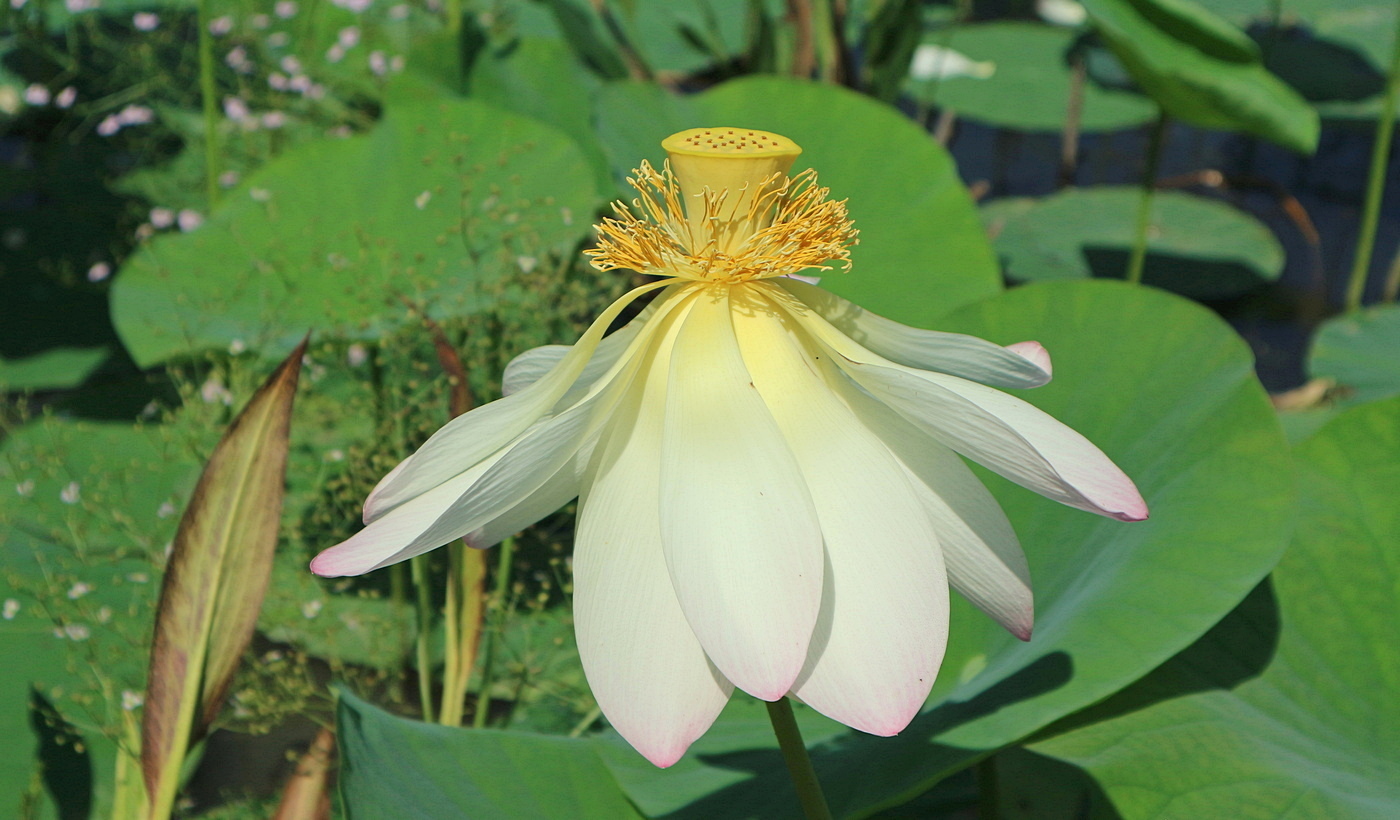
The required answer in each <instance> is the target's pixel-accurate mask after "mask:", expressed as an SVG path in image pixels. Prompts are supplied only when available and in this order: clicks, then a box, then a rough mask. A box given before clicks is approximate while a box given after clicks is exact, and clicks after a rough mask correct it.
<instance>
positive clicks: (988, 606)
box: [830, 367, 1035, 640]
mask: <svg viewBox="0 0 1400 820" xmlns="http://www.w3.org/2000/svg"><path fill="white" fill-rule="evenodd" d="M835 369H836V368H834V367H832V368H831V370H835ZM830 375H831V376H832V378H831V379H830V383H831V384H832V385H833V386H834V387H835V388H836V389H837V390H838V391H839V393H840V395H841V397H842V398H843V399H845V401H846V403H847V404H849V405H850V406H851V408H852V409H853V410H854V411H855V412H856V415H857V416H859V417H860V420H861V422H862V423H864V424H865V425H866V427H868V428H869V429H870V431H871V432H872V433H874V434H875V435H877V436H879V438H880V440H881V441H882V442H883V443H884V445H885V446H886V447H888V448H889V450H890V451H891V452H892V453H894V455H895V457H896V458H898V459H899V461H900V463H901V464H902V465H904V468H905V469H907V470H908V471H909V474H910V477H911V479H912V480H913V481H914V483H915V487H916V489H917V491H918V493H919V499H920V501H921V502H922V503H923V505H924V509H925V510H926V511H927V513H928V515H929V517H930V518H931V519H932V521H933V523H934V528H935V530H936V531H937V532H938V543H939V545H940V546H941V547H942V548H943V560H944V563H945V564H946V565H947V569H948V582H949V583H950V584H951V585H952V587H953V589H956V590H957V591H958V592H959V593H960V594H961V595H962V596H963V597H965V598H967V599H968V600H969V601H971V602H972V603H973V604H974V605H975V606H976V607H977V608H978V609H981V610H982V611H983V612H985V613H987V615H989V616H991V618H992V619H993V620H995V621H996V622H997V623H999V624H1001V625H1002V626H1003V627H1005V628H1006V629H1007V630H1008V631H1009V632H1011V633H1012V634H1013V635H1015V636H1016V637H1018V638H1020V639H1022V640H1028V639H1029V638H1030V635H1031V628H1032V626H1033V625H1034V621H1035V599H1034V596H1033V594H1032V591H1031V580H1030V569H1029V567H1028V566H1027V565H1026V556H1025V553H1024V552H1022V550H1021V543H1020V541H1019V540H1018V539H1017V538H1016V531H1015V530H1014V529H1012V527H1011V522H1010V521H1008V520H1007V519H1006V513H1004V512H1002V509H1001V505H999V504H998V503H997V501H996V498H995V497H993V496H992V494H991V492H990V491H988V490H987V488H986V487H985V486H983V484H982V482H981V481H979V480H977V476H975V475H973V474H972V471H971V470H969V469H968V468H967V465H966V464H964V463H963V461H962V459H961V458H959V457H958V455H957V454H956V453H954V452H953V451H952V450H949V449H948V448H947V447H944V446H943V445H942V444H939V443H938V442H937V441H934V440H933V439H932V438H930V437H929V436H927V435H925V434H924V433H922V432H920V431H919V430H918V429H917V428H915V427H914V426H913V425H912V424H910V423H909V422H907V421H905V420H904V419H903V418H902V417H900V415H899V414H898V413H895V412H894V411H893V410H891V409H890V408H888V407H886V406H885V405H883V404H881V403H880V402H878V401H876V400H874V399H872V398H871V397H870V396H869V395H868V394H866V393H864V392H862V391H861V390H860V389H859V388H857V387H855V386H854V385H852V384H850V383H849V382H843V379H844V377H841V378H837V376H838V374H836V373H832V374H830Z"/></svg>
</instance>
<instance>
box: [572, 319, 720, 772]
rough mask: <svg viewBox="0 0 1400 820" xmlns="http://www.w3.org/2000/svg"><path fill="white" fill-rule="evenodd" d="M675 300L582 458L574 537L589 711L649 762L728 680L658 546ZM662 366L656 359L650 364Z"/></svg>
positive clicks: (694, 730)
mask: <svg viewBox="0 0 1400 820" xmlns="http://www.w3.org/2000/svg"><path fill="white" fill-rule="evenodd" d="M685 312H686V307H685V306H682V307H681V308H680V309H678V310H677V311H676V315H675V316H672V317H668V319H667V320H666V321H667V324H668V328H667V329H666V331H665V332H664V333H663V334H661V336H660V339H659V341H658V342H657V343H656V344H655V345H654V346H653V347H652V348H651V349H650V350H649V351H647V353H646V356H647V362H646V372H647V376H646V378H645V379H644V380H642V379H639V380H638V381H639V383H638V384H636V385H634V386H633V389H632V390H631V391H629V393H628V396H627V398H626V400H624V401H623V403H622V404H621V405H620V406H619V408H618V411H617V413H616V414H615V416H614V419H613V421H612V422H611V424H610V425H609V428H608V430H606V431H605V432H604V434H603V440H602V441H601V442H600V446H599V450H598V452H597V453H596V454H595V456H594V460H593V463H592V464H591V465H590V470H589V474H590V475H591V480H590V481H589V483H588V484H587V485H586V486H585V487H584V489H583V495H582V497H581V498H580V503H579V521H578V534H577V537H576V538H575V539H574V560H573V568H574V629H575V631H576V633H577V635H578V649H579V659H580V660H581V661H582V662H583V670H584V673H585V674H586V675H587V677H588V685H589V687H590V688H591V689H592V690H593V696H594V697H595V698H596V699H597V701H598V708H599V709H601V710H602V712H603V714H604V715H605V716H606V717H607V719H608V722H609V723H610V724H612V726H613V728H615V729H616V730H617V731H618V733H619V734H621V735H622V736H623V737H624V738H626V739H627V741H628V742H629V743H631V744H632V745H633V746H634V747H635V748H636V749H637V750H638V751H640V752H641V753H642V754H643V755H645V756H646V758H647V759H648V760H650V761H651V762H652V763H655V764H656V765H658V766H663V767H664V766H670V765H671V764H672V763H675V762H676V761H677V760H678V759H680V756H681V755H682V754H684V753H685V750H686V748H687V747H689V746H690V744H691V743H692V742H693V741H694V740H695V739H696V738H698V737H699V736H700V735H701V734H703V733H704V732H705V730H706V729H708V728H709V727H710V724H711V723H713V722H714V719H715V717H716V716H717V715H718V714H719V712H720V710H721V709H723V708H724V704H725V702H726V701H728V699H729V695H730V692H732V691H733V689H734V687H733V685H731V684H730V683H729V681H727V680H725V679H724V677H723V676H722V675H720V674H719V672H718V671H717V670H716V669H715V668H714V666H713V664H711V663H710V661H709V659H708V658H707V657H706V656H705V651H704V649H702V648H701V646H700V641H699V640H698V639H697V638H696V637H695V633H694V632H692V631H691V628H690V624H689V623H688V622H687V621H686V618H685V613H684V612H683V611H682V610H681V606H680V603H679V602H678V601H677V600H676V593H675V592H674V591H673V589H672V587H671V578H670V574H669V572H668V570H667V568H666V557H665V555H664V554H663V552H662V548H661V520H660V512H661V505H660V492H659V489H658V483H659V478H660V475H659V474H660V469H661V425H662V422H663V420H664V417H665V413H666V387H667V383H668V381H669V380H670V372H669V368H668V367H667V366H666V365H667V363H668V362H669V361H670V357H671V349H672V346H673V345H674V342H675V336H676V332H675V331H677V330H678V329H679V328H680V321H681V319H682V317H683V316H684V314H685ZM658 363H659V365H658Z"/></svg>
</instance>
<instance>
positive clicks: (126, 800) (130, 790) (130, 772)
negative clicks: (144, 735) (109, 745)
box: [112, 709, 148, 820]
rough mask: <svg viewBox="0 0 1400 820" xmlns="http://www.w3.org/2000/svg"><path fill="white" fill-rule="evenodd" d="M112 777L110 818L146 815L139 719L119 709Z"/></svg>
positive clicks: (130, 712) (121, 818)
mask: <svg viewBox="0 0 1400 820" xmlns="http://www.w3.org/2000/svg"><path fill="white" fill-rule="evenodd" d="M113 779H114V780H115V781H116V782H115V783H114V784H113V789H112V792H113V795H112V817H114V818H118V820H123V819H124V818H129V817H145V816H146V814H147V812H148V806H147V804H146V783H145V781H143V780H142V779H141V722H140V721H138V720H137V719H136V714H135V713H134V712H132V711H129V710H126V709H123V710H122V739H121V743H120V744H118V747H117V765H116V772H115V774H114V776H113Z"/></svg>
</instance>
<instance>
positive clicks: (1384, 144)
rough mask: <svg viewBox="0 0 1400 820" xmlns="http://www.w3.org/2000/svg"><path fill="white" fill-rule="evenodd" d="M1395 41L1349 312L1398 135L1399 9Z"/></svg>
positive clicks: (1360, 286)
mask: <svg viewBox="0 0 1400 820" xmlns="http://www.w3.org/2000/svg"><path fill="white" fill-rule="evenodd" d="M1395 22H1396V30H1395V41H1394V43H1393V44H1392V45H1391V47H1390V49H1391V51H1390V73H1389V74H1388V75H1386V79H1385V102H1384V104H1383V105H1382V106H1381V117H1380V120H1378V121H1377V122H1376V141H1375V144H1374V145H1373V146H1372V147H1371V172H1370V175H1369V177H1368V178H1367V181H1366V202H1365V204H1364V205H1362V210H1361V234H1360V236H1358V237H1357V239H1356V256H1355V257H1354V258H1353V259H1352V262H1351V278H1350V279H1349V280H1348V281H1347V296H1346V308H1347V310H1356V309H1357V308H1359V307H1361V297H1362V296H1363V295H1365V292H1366V275H1367V274H1368V273H1369V272H1370V270H1371V252H1372V251H1373V250H1374V249H1375V245H1376V224H1377V223H1378V222H1379V221H1380V216H1381V197H1382V196H1383V195H1384V194H1385V168H1386V165H1387V164H1388V163H1389V162H1390V138H1391V136H1392V135H1393V134H1394V133H1395V104H1396V98H1397V97H1400V9H1397V12H1396V16H1395Z"/></svg>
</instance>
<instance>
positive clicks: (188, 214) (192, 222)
mask: <svg viewBox="0 0 1400 820" xmlns="http://www.w3.org/2000/svg"><path fill="white" fill-rule="evenodd" d="M175 222H176V224H178V225H179V226H180V230H181V231H184V232H185V233H189V232H190V231H192V230H194V229H195V228H198V227H199V226H200V225H203V224H204V217H203V216H202V215H201V214H200V213H199V212H198V211H192V210H190V209H189V208H182V209H181V210H180V213H179V214H178V215H177V216H176V217H175Z"/></svg>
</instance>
